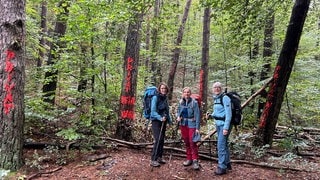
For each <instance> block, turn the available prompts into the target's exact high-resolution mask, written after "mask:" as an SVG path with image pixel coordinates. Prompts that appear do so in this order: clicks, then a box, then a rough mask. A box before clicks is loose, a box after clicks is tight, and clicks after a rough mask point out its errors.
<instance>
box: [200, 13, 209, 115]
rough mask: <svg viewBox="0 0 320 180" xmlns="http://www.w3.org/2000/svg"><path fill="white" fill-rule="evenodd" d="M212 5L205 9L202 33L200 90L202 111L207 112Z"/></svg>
mask: <svg viewBox="0 0 320 180" xmlns="http://www.w3.org/2000/svg"><path fill="white" fill-rule="evenodd" d="M210 14H211V9H210V7H206V8H205V9H204V15H203V35H202V39H203V40H202V61H201V70H200V90H199V95H200V99H201V102H202V104H201V111H202V112H206V111H207V108H208V105H207V97H208V65H209V39H210Z"/></svg>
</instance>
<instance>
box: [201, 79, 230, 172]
mask: <svg viewBox="0 0 320 180" xmlns="http://www.w3.org/2000/svg"><path fill="white" fill-rule="evenodd" d="M212 92H213V103H214V104H213V113H212V114H208V115H207V118H210V117H213V118H214V120H215V124H216V130H217V137H218V142H217V149H218V168H217V170H216V171H215V172H214V173H215V174H216V175H223V174H226V173H227V170H231V164H230V151H229V145H228V137H229V134H230V132H231V127H232V126H231V125H230V122H231V116H232V111H231V99H230V98H229V97H228V96H224V92H223V91H222V84H221V83H220V82H215V83H213V86H212ZM221 97H222V98H221ZM221 101H223V102H221Z"/></svg>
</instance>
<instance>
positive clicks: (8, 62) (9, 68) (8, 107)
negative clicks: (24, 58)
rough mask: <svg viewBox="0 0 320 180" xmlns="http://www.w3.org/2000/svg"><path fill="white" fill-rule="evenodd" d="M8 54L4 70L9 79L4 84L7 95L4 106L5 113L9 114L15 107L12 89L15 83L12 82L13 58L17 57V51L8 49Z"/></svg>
mask: <svg viewBox="0 0 320 180" xmlns="http://www.w3.org/2000/svg"><path fill="white" fill-rule="evenodd" d="M6 56H7V57H6V62H5V69H4V70H5V72H6V73H7V79H6V82H5V84H4V90H5V93H6V95H5V97H4V100H3V107H4V113H5V114H9V112H10V110H12V109H13V108H14V103H13V95H12V90H13V88H14V86H15V85H14V84H13V83H12V82H11V80H12V73H13V70H14V65H13V64H12V62H11V60H12V59H13V58H14V57H15V53H14V52H13V51H11V50H7V51H6Z"/></svg>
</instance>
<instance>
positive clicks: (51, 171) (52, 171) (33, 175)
mask: <svg viewBox="0 0 320 180" xmlns="http://www.w3.org/2000/svg"><path fill="white" fill-rule="evenodd" d="M61 169H62V167H61V166H59V167H57V168H55V169H52V170H49V171H44V172H38V173H35V174H32V175H31V176H29V177H27V180H31V179H33V178H36V177H38V176H41V175H42V174H51V173H54V172H56V171H59V170H61Z"/></svg>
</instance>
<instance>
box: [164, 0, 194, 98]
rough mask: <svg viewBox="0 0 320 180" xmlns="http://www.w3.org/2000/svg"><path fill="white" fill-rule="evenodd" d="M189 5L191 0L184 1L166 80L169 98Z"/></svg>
mask: <svg viewBox="0 0 320 180" xmlns="http://www.w3.org/2000/svg"><path fill="white" fill-rule="evenodd" d="M190 6H191V0H188V1H187V3H186V6H185V9H184V13H183V17H182V21H181V25H180V28H179V31H178V36H177V40H176V42H175V48H174V49H173V55H172V63H171V67H170V72H169V77H168V81H167V85H168V86H169V93H168V99H169V100H171V99H172V93H173V85H174V77H175V74H176V70H177V66H178V62H179V56H180V51H181V48H180V47H179V46H180V45H181V42H182V38H183V34H184V27H185V25H186V22H187V18H188V15H189V9H190Z"/></svg>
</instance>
